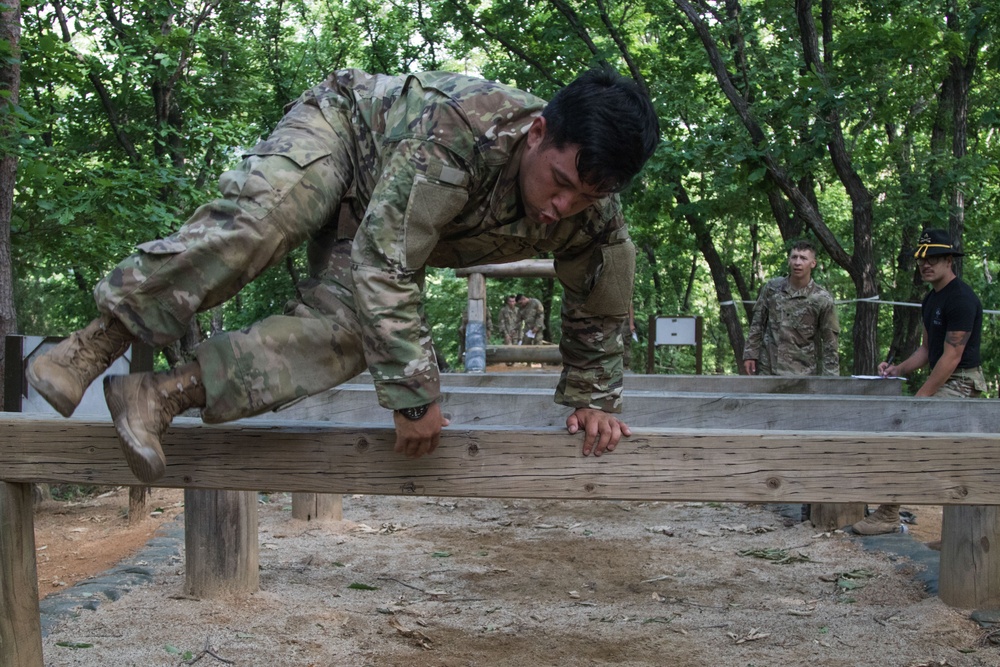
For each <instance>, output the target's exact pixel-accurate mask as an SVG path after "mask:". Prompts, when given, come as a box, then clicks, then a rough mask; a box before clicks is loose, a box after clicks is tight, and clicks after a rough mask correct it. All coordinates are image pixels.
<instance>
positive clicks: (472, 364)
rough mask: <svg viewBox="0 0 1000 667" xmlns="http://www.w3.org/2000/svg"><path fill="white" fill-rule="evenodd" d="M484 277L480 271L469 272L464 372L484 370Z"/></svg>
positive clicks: (485, 341) (480, 371)
mask: <svg viewBox="0 0 1000 667" xmlns="http://www.w3.org/2000/svg"><path fill="white" fill-rule="evenodd" d="M487 342H488V341H487V340H486V278H485V276H483V274H481V273H470V274H469V305H468V323H467V324H466V325H465V359H464V360H463V364H464V365H465V372H466V373H482V372H484V371H485V370H486V343H487Z"/></svg>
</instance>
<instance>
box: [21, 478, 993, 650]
mask: <svg viewBox="0 0 1000 667" xmlns="http://www.w3.org/2000/svg"><path fill="white" fill-rule="evenodd" d="M155 494H156V495H154V501H153V506H161V507H163V508H164V509H165V510H167V511H166V512H165V516H166V517H169V516H170V514H172V513H175V512H177V511H179V509H180V508H179V507H178V503H179V499H180V498H181V492H180V491H176V490H158V491H156V492H155ZM117 496H118V497H117V502H118V506H117V507H115V504H114V502H113V501H115V494H111V495H109V496H107V497H105V498H103V499H93V501H94V504H91V505H89V506H80V507H74V508H71V511H69V510H66V509H65V508H64V511H63V513H62V514H60V515H53V516H57V517H59V518H58V519H57V520H54V521H53V522H52V523H48V522H47V520H46V518H45V515H46V514H47V513H48V514H52V512H53V511H52V509H51V507H52V506H51V505H50V504H47V505H46V507H44V508H42V510H41V511H40V512H39V517H38V519H37V520H36V527H37V530H36V547H37V548H39V549H40V551H39V578H40V580H41V581H42V582H43V583H44V582H45V581H46V580H47V581H49V582H51V581H52V580H53V579H56V580H58V581H60V582H62V583H65V584H67V585H69V584H71V583H72V579H73V577H71V576H70V574H71V571H72V572H74V573H75V572H77V571H80V570H82V569H83V567H84V566H83V564H82V563H83V561H86V560H92V559H88V557H89V556H94V555H96V554H99V553H106V552H107V548H106V547H103V546H98V545H99V544H100V542H99V541H98V540H93V539H92V538H94V537H96V536H97V534H98V533H104V532H105V527H109V528H110V530H108V531H107V534H108V535H109V536H110V537H111V539H110V541H109V542H108V544H112V545H114V546H116V547H121V546H122V545H124V544H125V543H126V542H129V541H130V540H133V539H135V540H138V542H139V543H141V542H142V541H143V540H144V539H145V538H144V537H142V538H140V535H142V534H143V533H141V532H138V531H145V530H148V529H149V528H151V527H155V524H156V523H157V522H162V521H165V520H167V518H159V519H154V520H151V521H150V522H148V523H149V525H148V526H146V527H142V528H128V527H127V524H126V523H125V520H124V518H122V517H121V514H122V512H123V508H124V507H125V506H127V493H124V492H119V493H118V494H117ZM84 502H87V501H84ZM57 507H58V506H57ZM259 509H260V562H261V590H260V591H259V592H257V593H255V594H253V595H249V596H242V597H228V598H225V599H217V600H192V599H189V598H185V597H184V596H183V585H184V572H183V565H180V566H179V565H177V564H176V563H174V564H167V563H164V564H160V565H158V566H156V570H157V574H156V577H155V581H154V583H153V584H152V585H149V586H145V587H142V588H138V589H136V590H133V591H131V592H129V593H128V594H126V595H125V596H123V597H122V598H121V599H119V600H117V601H114V602H112V601H105V602H103V603H102V604H100V606H99V607H98V608H97V610H96V611H93V612H90V611H82V612H81V613H80V615H79V616H78V617H77V618H76V619H71V620H68V621H67V622H65V623H64V624H63V625H61V626H60V627H59V628H57V630H56V631H55V632H53V633H52V634H51V635H49V636H48V637H47V638H46V639H45V642H44V650H45V664H46V665H47V666H50V667H59V666H62V665H136V666H142V667H146V666H153V665H182V664H195V663H192V661H194V660H196V661H197V662H196V664H199V665H212V664H216V665H223V664H234V665H242V666H258V665H259V666H261V667H264V666H268V667H270V666H273V665H281V666H285V665H288V666H302V667H307V666H312V667H319V666H323V667H326V666H338V667H339V666H342V665H347V666H355V665H356V666H359V667H362V666H373V667H376V666H377V667H381V666H396V665H398V666H401V667H402V666H405V667H466V666H493V665H502V666H506V665H510V666H516V667H525V666H527V665H530V666H531V667H535V666H548V665H553V666H562V665H618V666H643V667H645V666H662V665H671V666H678V667H687V666H695V665H698V666H712V667H715V666H718V665H732V666H734V667H751V666H753V667H765V666H770V667H776V666H785V665H819V666H830V667H832V666H840V665H844V666H847V665H850V666H856V665H880V666H882V665H884V666H889V667H895V666H899V667H918V666H921V667H931V666H933V667H943V666H944V665H950V666H952V667H966V666H973V665H976V666H979V665H991V666H995V665H1000V648H998V647H997V646H995V645H992V644H989V643H988V642H987V643H985V644H984V643H982V642H981V641H980V640H981V639H982V631H981V630H980V629H979V627H978V626H977V625H976V624H975V623H973V622H972V621H970V620H968V610H955V609H951V608H949V607H946V606H945V605H943V604H942V603H941V602H940V601H939V600H938V599H937V598H936V597H933V596H928V595H927V594H926V593H925V592H924V591H923V590H922V587H921V585H920V584H919V583H918V582H917V581H915V580H914V578H913V574H914V566H913V565H912V564H910V563H908V562H907V561H906V560H905V559H899V558H898V557H896V556H894V555H892V554H885V553H873V552H867V551H864V550H862V549H861V548H860V547H859V546H858V544H857V543H856V542H855V541H854V540H853V539H851V538H850V537H849V536H846V535H843V534H837V533H835V534H832V535H830V534H817V533H816V531H815V530H813V529H812V528H811V527H810V526H809V524H801V523H792V522H790V521H787V520H783V519H782V518H781V517H780V516H779V515H777V514H776V513H774V512H773V511H770V510H769V509H767V508H764V507H752V506H745V505H733V504H725V505H723V504H715V503H638V502H584V501H575V502H565V501H528V500H525V501H513V502H512V501H503V500H490V499H450V498H444V499H434V498H410V497H406V498H394V497H380V496H352V497H347V498H345V499H344V516H345V520H344V521H341V522H330V523H317V522H313V523H305V522H300V521H296V520H293V519H292V518H291V501H290V498H289V496H287V495H286V494H276V495H272V496H270V498H269V502H266V503H262V504H261V505H260V506H259ZM910 509H911V510H912V511H914V512H915V513H917V517H918V523H917V526H916V527H915V528H918V529H919V530H920V531H923V533H921V534H920V539H931V538H934V537H936V535H934V530H935V528H934V517H935V511H934V509H936V508H934V509H932V508H910ZM109 512H110V516H109V514H108V513H109ZM95 516H96V517H100V516H109V518H106V519H103V520H100V519H96V520H95V519H93V517H95ZM937 516H939V512H938V513H937ZM60 521H62V524H63V529H62V532H60V529H59V528H56V527H55V526H56V524H58V523H59V522H60ZM787 524H791V525H787ZM76 528H84V529H85V530H83V531H78V532H72V531H73V530H74V529H76ZM133 532H136V534H135V535H131V536H130V537H129V538H128V539H125V538H123V537H122V536H123V535H125V534H131V533H133ZM116 534H117V535H118V537H117V538H116V537H114V536H115V535H116ZM74 550H75V551H76V555H74V556H72V558H68V560H66V561H64V562H63V563H62V565H61V567H62V568H63V569H62V570H59V569H48V570H47V569H46V568H48V567H57V568H58V567H59V561H60V558H59V557H58V556H57V554H58V553H61V552H63V551H67V552H73V551H74ZM122 555H125V554H122ZM118 557H121V556H118ZM101 569H103V567H101ZM96 571H100V569H98V570H95V572H96ZM206 649H209V651H206Z"/></svg>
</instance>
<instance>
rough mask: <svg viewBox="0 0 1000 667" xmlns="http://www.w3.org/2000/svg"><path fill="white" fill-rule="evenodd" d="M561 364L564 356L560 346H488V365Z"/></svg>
mask: <svg viewBox="0 0 1000 667" xmlns="http://www.w3.org/2000/svg"><path fill="white" fill-rule="evenodd" d="M508 361H512V362H515V363H519V362H524V363H529V362H530V363H535V364H561V363H562V354H560V352H559V346H558V345H487V346H486V363H489V364H500V363H505V362H508Z"/></svg>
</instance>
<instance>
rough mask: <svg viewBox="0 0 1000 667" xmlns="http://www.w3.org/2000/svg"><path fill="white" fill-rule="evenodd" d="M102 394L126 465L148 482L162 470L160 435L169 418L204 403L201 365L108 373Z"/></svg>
mask: <svg viewBox="0 0 1000 667" xmlns="http://www.w3.org/2000/svg"><path fill="white" fill-rule="evenodd" d="M104 397H105V398H106V399H107V401H108V408H109V409H110V410H111V418H112V419H113V420H114V422H115V430H116V431H117V432H118V438H119V440H120V442H121V446H122V452H124V453H125V461H127V462H128V467H129V468H131V469H132V473H133V474H134V475H135V476H136V477H137V478H138V479H139V480H140V481H142V482H145V483H147V484H151V483H152V482H154V481H156V480H157V479H159V478H160V477H162V476H163V473H164V472H166V467H167V460H166V458H164V456H163V449H162V448H161V447H160V438H161V437H163V434H164V433H165V432H166V431H167V427H168V426H170V422H171V421H172V420H173V418H174V417H176V416H177V415H179V414H181V413H182V412H184V411H185V410H187V409H188V408H194V407H205V387H204V385H202V383H201V366H199V365H198V362H191V363H189V364H184V365H183V366H178V367H177V368H175V369H173V370H169V371H164V372H160V373H132V374H131V375H109V376H107V377H105V378H104Z"/></svg>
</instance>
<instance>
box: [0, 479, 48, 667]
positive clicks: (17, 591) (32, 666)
mask: <svg viewBox="0 0 1000 667" xmlns="http://www.w3.org/2000/svg"><path fill="white" fill-rule="evenodd" d="M33 511H34V508H33V507H32V496H31V486H30V485H28V484H7V483H4V482H0V665H11V666H12V667H42V665H43V664H44V663H43V661H42V626H41V620H40V619H39V616H38V575H37V570H36V567H35V533H34V530H33V523H32V512H33Z"/></svg>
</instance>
